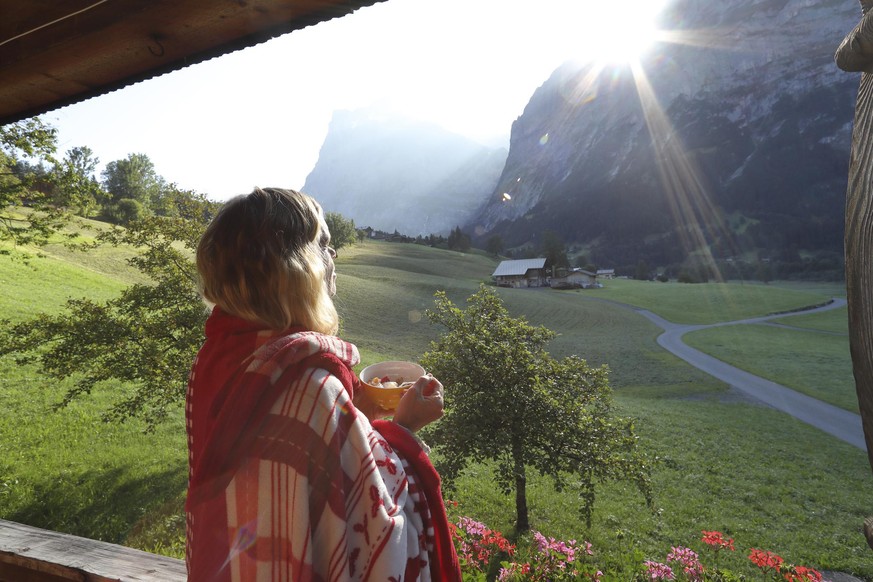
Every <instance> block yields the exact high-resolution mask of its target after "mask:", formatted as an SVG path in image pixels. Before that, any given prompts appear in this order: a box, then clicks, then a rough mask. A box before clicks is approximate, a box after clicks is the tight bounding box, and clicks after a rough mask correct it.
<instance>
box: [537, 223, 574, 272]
mask: <svg viewBox="0 0 873 582" xmlns="http://www.w3.org/2000/svg"><path fill="white" fill-rule="evenodd" d="M540 252H541V253H542V255H543V256H544V257H545V258H546V267H569V266H570V260H569V259H568V258H567V249H566V247H564V241H562V240H561V237H560V236H558V233H557V232H555V231H554V230H546V231H544V232H543V242H542V245H540Z"/></svg>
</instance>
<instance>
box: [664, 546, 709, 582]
mask: <svg viewBox="0 0 873 582" xmlns="http://www.w3.org/2000/svg"><path fill="white" fill-rule="evenodd" d="M667 561H668V562H678V563H679V564H681V565H682V571H683V572H685V575H686V576H688V579H689V580H692V581H697V580H700V579H701V578H702V577H703V564H701V563H700V560H699V559H698V556H697V552H695V551H694V550H692V549H691V548H686V547H683V546H674V547H671V548H670V553H669V554H667Z"/></svg>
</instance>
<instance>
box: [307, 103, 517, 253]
mask: <svg viewBox="0 0 873 582" xmlns="http://www.w3.org/2000/svg"><path fill="white" fill-rule="evenodd" d="M506 154H507V152H506V150H505V149H493V148H487V147H484V146H482V145H479V144H477V143H475V142H473V141H471V140H469V139H467V138H464V137H462V136H459V135H456V134H453V133H449V132H447V131H446V130H443V129H442V128H439V127H437V126H435V125H430V124H425V123H421V122H414V121H410V120H406V119H399V118H397V117H389V116H386V115H384V114H380V113H378V112H376V111H374V110H359V111H339V112H336V113H335V114H334V117H333V119H332V121H331V124H330V128H329V130H328V135H327V138H326V139H325V142H324V144H323V145H322V147H321V151H320V152H319V157H318V162H317V164H316V166H315V168H314V169H313V170H312V172H311V173H310V174H309V176H308V177H307V178H306V183H305V185H304V187H303V190H304V192H307V193H308V194H311V195H312V196H314V197H315V198H316V199H318V200H319V201H320V202H321V203H322V205H323V206H324V208H325V210H327V211H334V212H339V213H341V214H342V215H343V216H346V217H348V218H352V219H353V220H354V221H355V224H356V225H357V226H359V227H365V226H370V227H372V228H375V229H379V230H384V231H387V232H394V231H395V230H397V231H399V232H400V233H402V234H406V235H412V236H416V235H419V234H421V235H427V234H431V233H433V234H444V235H445V234H448V233H449V231H450V230H451V229H452V228H454V227H455V226H458V225H461V224H464V223H465V222H466V221H468V220H469V219H470V217H471V216H472V215H474V214H475V213H476V212H477V211H478V210H479V209H480V208H481V206H482V205H483V204H484V202H485V199H486V198H487V197H488V196H490V195H491V192H492V191H493V189H494V185H495V184H496V183H497V178H498V177H499V176H500V172H501V170H502V169H503V165H504V162H505V161H506Z"/></svg>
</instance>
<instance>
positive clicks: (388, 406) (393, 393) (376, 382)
mask: <svg viewBox="0 0 873 582" xmlns="http://www.w3.org/2000/svg"><path fill="white" fill-rule="evenodd" d="M424 374H425V372H424V368H422V367H421V366H419V365H418V364H416V363H413V362H403V361H388V362H379V363H378V364H372V365H370V366H367V367H366V368H364V369H363V370H361V373H360V374H359V376H360V378H361V382H363V386H364V391H365V392H366V393H367V395H368V396H369V397H370V398H371V399H372V400H373V401H374V402H376V403H377V404H378V405H379V406H381V407H382V408H384V409H385V410H394V409H395V408H397V405H398V404H399V403H400V398H401V397H403V394H404V393H405V392H406V390H408V389H409V387H410V386H412V385H413V384H415V381H416V380H418V379H419V378H420V377H421V376H424Z"/></svg>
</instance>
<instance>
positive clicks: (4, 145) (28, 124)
mask: <svg viewBox="0 0 873 582" xmlns="http://www.w3.org/2000/svg"><path fill="white" fill-rule="evenodd" d="M56 148H57V130H56V129H55V128H53V127H51V126H49V125H47V124H45V123H43V122H42V121H41V120H40V119H39V118H34V119H27V120H24V121H20V122H17V123H11V124H8V125H3V126H0V239H11V240H12V241H13V242H15V243H17V244H26V243H29V242H41V241H44V240H45V239H46V238H47V237H48V235H49V234H50V233H51V232H52V231H53V230H54V229H55V228H57V226H58V225H59V224H60V223H61V222H63V214H64V212H63V210H62V209H57V208H55V207H54V206H53V205H51V204H50V203H49V200H48V196H47V195H46V194H45V192H44V191H43V190H44V189H45V188H43V190H40V189H39V187H38V186H39V185H40V184H43V185H45V184H46V183H47V181H46V180H45V173H46V172H45V169H44V168H43V167H42V164H43V162H48V163H51V162H52V161H53V159H52V155H53V154H54V153H55V150H56ZM23 158H30V159H32V160H36V161H37V163H38V165H37V166H31V165H29V164H27V163H25V162H23ZM36 170H41V171H36ZM22 207H28V208H29V212H28V213H27V215H26V216H22V214H21V208H22Z"/></svg>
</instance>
